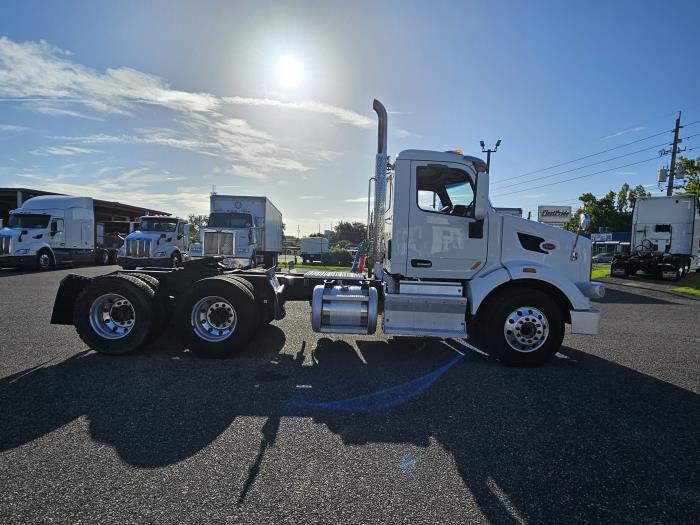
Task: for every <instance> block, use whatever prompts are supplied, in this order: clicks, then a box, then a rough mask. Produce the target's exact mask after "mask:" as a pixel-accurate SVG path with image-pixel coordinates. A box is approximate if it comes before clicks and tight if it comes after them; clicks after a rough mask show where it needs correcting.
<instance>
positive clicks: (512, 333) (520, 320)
mask: <svg viewBox="0 0 700 525" xmlns="http://www.w3.org/2000/svg"><path fill="white" fill-rule="evenodd" d="M503 335H504V336H505V339H506V342H507V343H508V346H510V347H511V348H512V349H513V350H515V351H516V352H523V353H528V352H534V351H535V350H537V349H538V348H540V347H541V346H542V345H543V344H544V343H545V341H546V340H547V337H548V336H549V321H548V320H547V316H545V315H544V313H543V312H542V311H541V310H538V309H537V308H535V307H533V306H522V307H520V308H518V309H516V310H513V311H512V312H511V313H510V314H509V315H508V316H507V317H506V321H505V323H504V324H503Z"/></svg>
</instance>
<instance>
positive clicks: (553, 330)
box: [52, 101, 604, 366]
mask: <svg viewBox="0 0 700 525" xmlns="http://www.w3.org/2000/svg"><path fill="white" fill-rule="evenodd" d="M374 109H375V111H376V112H377V114H378V116H379V141H378V142H379V147H378V153H377V157H376V173H375V175H374V177H372V178H371V179H370V180H371V181H374V183H375V184H374V211H373V213H372V214H371V215H372V218H373V219H372V222H371V224H369V225H368V242H369V247H370V252H371V253H370V261H369V264H370V268H372V272H371V274H370V275H364V274H360V273H352V272H327V271H311V272H306V273H301V272H300V273H292V272H290V273H276V272H275V269H274V268H269V269H268V270H258V271H255V270H241V269H234V270H230V269H227V268H225V267H224V266H223V265H222V264H221V259H222V258H221V257H204V258H201V259H199V260H197V261H192V262H189V263H186V264H185V266H184V268H182V269H172V270H162V271H155V270H154V271H142V272H116V273H113V274H110V275H106V276H102V277H96V278H92V279H91V278H85V277H80V276H68V277H66V278H65V279H64V281H63V282H62V283H61V286H60V288H59V291H58V295H57V298H56V302H55V305H54V311H53V316H52V322H53V323H60V324H73V325H75V327H76V330H77V332H78V335H79V336H80V337H81V338H82V339H83V341H85V342H86V343H87V344H88V346H90V347H91V348H93V349H95V350H96V351H98V352H102V353H105V354H125V353H128V352H131V351H134V350H136V349H137V348H139V347H140V346H141V345H142V344H144V342H145V341H150V340H151V339H152V338H153V337H155V336H157V335H158V333H159V332H160V331H162V330H163V329H164V327H165V325H166V324H167V323H168V321H169V320H170V319H171V318H172V317H175V319H174V321H175V322H176V325H177V327H178V328H179V330H180V334H181V337H182V340H183V342H184V344H185V345H186V346H187V347H188V348H189V349H190V350H191V351H193V352H195V353H196V354H198V355H201V356H207V357H225V356H230V355H234V354H235V353H236V351H237V350H238V349H239V348H241V346H242V345H244V344H245V343H246V342H247V341H249V340H250V339H251V338H252V337H253V336H254V334H255V331H256V330H257V328H258V327H259V326H261V325H262V324H263V323H267V322H270V321H272V320H274V319H281V318H283V317H284V315H285V309H286V308H287V307H292V306H290V305H291V304H293V302H295V301H305V302H309V301H310V302H311V319H310V321H311V327H312V329H313V330H314V331H316V332H322V333H344V334H372V333H374V332H375V331H376V330H377V329H378V327H381V328H380V329H381V330H383V332H384V333H385V334H391V335H397V336H417V337H439V338H459V339H467V340H468V341H470V342H472V343H473V344H474V345H478V347H480V348H482V349H484V350H485V351H487V352H488V353H490V354H491V355H493V356H495V357H496V358H498V359H500V360H501V361H503V362H506V363H510V364H513V365H517V366H532V365H537V364H540V363H542V362H544V361H546V360H547V359H549V358H550V357H552V356H553V355H554V354H555V353H556V352H557V350H558V349H559V347H560V345H561V342H562V339H563V337H564V332H565V326H566V325H569V326H570V330H571V332H573V333H576V334H596V333H598V329H599V320H600V313H599V312H598V311H597V310H596V309H595V308H593V307H592V306H591V303H590V299H591V298H600V297H602V296H603V294H604V287H603V285H602V284H600V283H595V282H591V281H590V265H591V243H590V241H589V240H588V239H586V238H584V237H582V236H580V235H578V234H576V235H574V234H572V233H570V232H566V231H564V230H560V229H557V228H553V227H550V226H547V225H544V224H540V223H537V222H533V221H527V220H523V219H520V218H518V217H513V216H508V215H504V214H500V213H497V212H495V211H494V209H493V208H492V207H491V204H490V202H489V197H488V195H489V174H488V172H487V167H486V164H485V163H484V162H483V161H482V160H481V159H478V158H475V157H470V156H465V155H463V154H461V153H457V152H447V153H445V152H436V151H424V150H408V151H403V152H401V153H400V154H399V156H398V158H397V159H396V161H395V162H394V163H390V162H389V158H388V156H387V153H386V151H387V149H386V145H387V144H386V136H387V135H386V133H387V128H386V123H387V114H386V110H385V109H384V106H383V105H382V104H381V103H380V102H378V101H375V102H374ZM387 190H388V191H387ZM585 222H587V221H585V220H582V223H585ZM582 226H585V224H582Z"/></svg>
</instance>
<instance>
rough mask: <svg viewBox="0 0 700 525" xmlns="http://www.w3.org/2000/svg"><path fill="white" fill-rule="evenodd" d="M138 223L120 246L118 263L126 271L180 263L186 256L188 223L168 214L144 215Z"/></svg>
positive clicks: (172, 266) (173, 266) (180, 264)
mask: <svg viewBox="0 0 700 525" xmlns="http://www.w3.org/2000/svg"><path fill="white" fill-rule="evenodd" d="M139 222H140V226H139V229H138V231H134V232H132V233H130V234H129V235H127V237H126V239H125V240H124V244H123V246H122V247H121V248H120V249H119V256H118V258H117V262H118V264H119V265H120V266H121V267H122V268H124V269H125V270H133V269H135V268H139V267H165V268H178V267H180V266H182V263H183V261H185V260H186V259H187V258H188V256H187V243H188V242H189V241H188V240H189V236H190V225H189V224H188V223H187V220H186V219H182V218H180V217H171V216H169V215H168V216H166V215H146V216H145V217H141V219H140V221H139Z"/></svg>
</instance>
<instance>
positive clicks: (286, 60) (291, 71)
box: [277, 55, 304, 88]
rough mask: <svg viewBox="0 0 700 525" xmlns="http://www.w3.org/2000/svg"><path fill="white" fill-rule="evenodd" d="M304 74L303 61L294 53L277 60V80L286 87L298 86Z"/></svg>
mask: <svg viewBox="0 0 700 525" xmlns="http://www.w3.org/2000/svg"><path fill="white" fill-rule="evenodd" d="M303 76H304V70H303V68H302V65H301V62H299V60H298V59H297V58H296V57H295V56H293V55H284V56H283V57H281V58H280V59H279V61H278V62H277V80H278V81H279V82H280V84H282V85H283V86H284V87H289V88H293V87H297V86H298V85H299V84H300V83H301V81H302V79H303Z"/></svg>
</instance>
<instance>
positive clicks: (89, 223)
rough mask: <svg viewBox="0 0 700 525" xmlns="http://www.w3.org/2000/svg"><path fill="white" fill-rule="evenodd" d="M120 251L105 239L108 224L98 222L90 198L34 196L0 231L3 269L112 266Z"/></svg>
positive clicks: (11, 215) (12, 214)
mask: <svg viewBox="0 0 700 525" xmlns="http://www.w3.org/2000/svg"><path fill="white" fill-rule="evenodd" d="M116 252H117V249H116V248H115V247H113V246H112V244H111V243H110V242H108V240H106V239H105V225H104V224H103V223H96V222H95V213H94V209H93V202H92V199H91V198H90V197H72V196H68V195H45V196H40V197H33V198H31V199H28V200H27V201H25V202H24V203H23V204H22V206H21V207H20V208H17V209H16V210H12V211H11V212H10V217H9V219H8V221H7V226H6V227H5V228H3V229H2V230H0V267H33V268H37V269H39V270H50V269H53V268H55V267H56V266H74V265H78V264H110V263H111V262H113V261H114V260H115V259H116Z"/></svg>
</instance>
